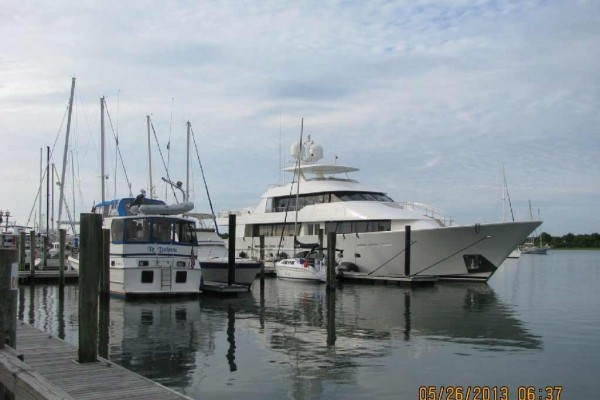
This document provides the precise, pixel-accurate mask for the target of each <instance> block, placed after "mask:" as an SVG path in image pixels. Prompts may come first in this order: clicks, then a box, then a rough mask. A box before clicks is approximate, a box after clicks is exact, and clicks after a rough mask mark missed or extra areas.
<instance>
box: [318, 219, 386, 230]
mask: <svg viewBox="0 0 600 400" xmlns="http://www.w3.org/2000/svg"><path fill="white" fill-rule="evenodd" d="M391 228H392V221H390V220H377V221H343V222H341V221H338V222H327V223H326V224H325V232H326V233H367V232H384V231H389V230H391Z"/></svg>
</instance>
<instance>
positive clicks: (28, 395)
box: [0, 322, 189, 400]
mask: <svg viewBox="0 0 600 400" xmlns="http://www.w3.org/2000/svg"><path fill="white" fill-rule="evenodd" d="M17 356H18V357H19V358H18V357H17ZM77 358H78V355H77V348H76V347H74V346H72V345H70V344H68V343H66V342H64V341H63V340H60V339H57V338H55V337H52V336H49V335H48V334H47V333H45V332H42V331H40V330H38V329H36V328H34V327H32V326H31V325H28V324H26V323H24V322H19V323H18V324H17V350H15V349H12V348H9V347H5V348H4V349H0V383H1V384H2V385H4V386H5V387H6V388H7V389H8V390H9V391H10V392H12V393H13V394H15V398H18V399H21V398H23V399H90V400H91V399H123V398H128V399H161V400H170V399H173V400H176V399H189V397H186V396H184V395H182V394H180V393H177V392H175V391H174V390H172V389H169V388H167V387H165V386H162V385H160V384H158V383H156V382H153V381H151V380H149V379H147V378H144V377H143V376H141V375H138V374H136V373H135V372H132V371H130V370H128V369H126V368H123V367H121V366H119V365H117V364H115V363H113V362H110V361H109V360H107V359H105V358H102V357H98V361H96V362H91V363H79V362H77Z"/></svg>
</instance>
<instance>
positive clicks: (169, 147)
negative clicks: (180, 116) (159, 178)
mask: <svg viewBox="0 0 600 400" xmlns="http://www.w3.org/2000/svg"><path fill="white" fill-rule="evenodd" d="M173 103H175V97H171V119H170V121H169V141H168V142H167V169H168V168H169V167H170V166H171V134H172V132H173ZM167 193H168V190H167V187H166V186H165V201H166V200H167Z"/></svg>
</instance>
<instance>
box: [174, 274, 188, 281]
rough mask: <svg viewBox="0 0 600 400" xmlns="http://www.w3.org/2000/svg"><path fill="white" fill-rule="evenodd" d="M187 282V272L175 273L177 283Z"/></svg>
mask: <svg viewBox="0 0 600 400" xmlns="http://www.w3.org/2000/svg"><path fill="white" fill-rule="evenodd" d="M186 281H187V271H176V272H175V283H185V282H186Z"/></svg>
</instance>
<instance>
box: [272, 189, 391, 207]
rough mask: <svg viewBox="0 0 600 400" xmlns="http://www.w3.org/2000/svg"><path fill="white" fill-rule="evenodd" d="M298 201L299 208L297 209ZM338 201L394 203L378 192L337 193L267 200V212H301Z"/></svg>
mask: <svg viewBox="0 0 600 400" xmlns="http://www.w3.org/2000/svg"><path fill="white" fill-rule="evenodd" d="M296 201H297V204H298V207H296ZM338 201H383V202H393V201H394V200H392V199H391V198H390V197H388V196H387V195H385V194H384V193H376V192H335V193H311V194H302V195H300V196H298V199H296V196H294V195H292V196H282V197H274V198H272V199H268V200H267V212H285V211H295V210H296V208H297V209H298V210H300V209H301V208H303V207H305V206H310V205H313V204H323V203H334V202H338Z"/></svg>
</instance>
